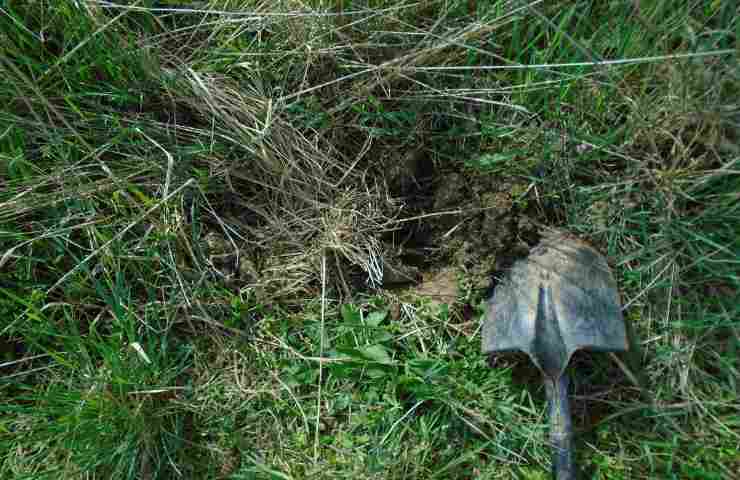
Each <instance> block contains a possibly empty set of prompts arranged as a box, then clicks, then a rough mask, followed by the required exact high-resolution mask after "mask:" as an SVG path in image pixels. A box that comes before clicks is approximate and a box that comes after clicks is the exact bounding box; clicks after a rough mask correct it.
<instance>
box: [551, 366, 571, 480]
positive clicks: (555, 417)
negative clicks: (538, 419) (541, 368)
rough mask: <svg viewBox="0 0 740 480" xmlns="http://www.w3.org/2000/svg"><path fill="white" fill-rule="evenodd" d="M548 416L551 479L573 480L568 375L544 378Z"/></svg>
mask: <svg viewBox="0 0 740 480" xmlns="http://www.w3.org/2000/svg"><path fill="white" fill-rule="evenodd" d="M545 386H546V388H547V399H548V402H549V416H550V443H551V444H552V448H553V453H552V478H554V479H555V480H575V478H576V467H575V464H574V462H573V427H572V425H571V420H570V407H569V405H568V375H566V374H565V373H564V374H562V375H561V376H560V378H559V379H557V380H554V379H552V378H545Z"/></svg>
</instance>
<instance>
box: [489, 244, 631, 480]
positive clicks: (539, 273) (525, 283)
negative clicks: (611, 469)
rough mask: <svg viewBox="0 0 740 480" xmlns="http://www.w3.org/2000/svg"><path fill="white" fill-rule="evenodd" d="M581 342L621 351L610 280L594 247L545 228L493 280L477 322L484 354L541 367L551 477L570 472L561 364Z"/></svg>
mask: <svg viewBox="0 0 740 480" xmlns="http://www.w3.org/2000/svg"><path fill="white" fill-rule="evenodd" d="M580 349H589V350H597V351H602V352H613V351H624V350H627V335H626V332H625V327H624V320H623V318H622V310H621V308H620V303H619V294H618V293H617V287H616V282H615V281H614V277H613V276H612V274H611V271H610V270H609V266H608V265H607V263H606V260H605V259H604V257H602V256H601V255H600V254H599V253H598V252H597V251H596V250H594V249H593V248H591V247H590V246H588V245H587V244H585V243H583V242H581V241H579V240H577V239H575V238H573V237H572V236H569V235H564V234H548V235H547V236H545V237H544V238H543V239H542V240H541V241H540V243H539V244H538V245H537V246H536V247H535V248H534V249H532V251H531V252H530V254H529V256H528V257H527V258H526V259H524V260H520V261H518V262H517V263H515V264H514V266H513V267H512V268H511V269H510V270H509V274H508V277H507V278H506V279H504V280H503V281H502V282H501V283H500V284H499V285H498V286H497V287H496V290H495V291H494V294H493V297H492V298H491V299H490V300H489V304H488V306H487V309H486V317H485V320H484V323H483V353H484V354H490V353H495V352H507V351H509V352H510V351H523V352H525V353H527V355H529V357H530V358H531V359H532V361H533V362H534V364H535V365H537V368H539V369H540V371H541V372H542V374H543V376H544V382H545V387H546V391H547V399H548V404H549V407H548V413H549V417H550V442H551V443H552V447H553V454H552V475H553V478H555V479H566V480H569V479H575V478H576V468H575V464H574V460H573V432H572V426H571V419H570V409H569V407H568V375H567V374H566V373H565V368H566V367H567V365H568V362H569V361H570V357H571V355H573V352H575V351H576V350H580Z"/></svg>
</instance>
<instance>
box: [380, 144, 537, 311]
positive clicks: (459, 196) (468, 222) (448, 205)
mask: <svg viewBox="0 0 740 480" xmlns="http://www.w3.org/2000/svg"><path fill="white" fill-rule="evenodd" d="M386 172H387V178H386V182H387V183H388V185H389V186H390V188H391V191H392V192H393V193H394V194H396V195H397V196H398V197H399V198H401V199H402V201H403V202H404V210H403V211H404V215H403V216H402V217H401V218H402V224H401V225H402V227H401V228H400V229H399V230H398V231H394V232H392V233H391V234H389V235H387V236H386V237H385V238H384V239H383V240H384V245H385V247H386V252H387V257H386V258H385V269H386V272H387V273H386V275H385V277H384V280H385V282H384V283H385V285H384V286H385V287H386V288H393V287H396V286H405V287H408V286H409V284H418V285H419V286H418V288H416V293H418V294H420V295H423V296H430V297H433V301H439V300H434V297H438V298H439V297H445V298H447V299H449V297H451V296H452V295H453V290H452V289H451V287H450V284H451V283H452V279H453V278H455V279H457V280H459V281H461V282H463V283H464V284H465V286H466V287H467V288H468V289H471V290H473V291H477V292H479V293H480V294H482V295H484V296H485V295H487V294H488V293H490V290H491V289H492V288H493V286H494V283H495V277H497V276H498V275H496V273H497V272H500V271H501V270H504V269H506V268H507V267H509V266H510V265H511V264H512V263H513V262H514V261H515V260H516V259H517V258H521V257H523V256H526V254H527V253H528V250H529V247H531V246H532V245H534V244H536V243H537V241H538V240H539V234H538V228H537V227H536V225H535V223H536V221H535V219H533V218H531V217H530V214H529V213H528V212H527V211H526V209H525V208H524V206H523V204H522V203H521V202H520V197H522V196H524V195H522V194H523V193H524V192H526V190H527V188H528V185H527V184H526V183H524V181H516V180H511V179H502V178H499V177H497V176H494V175H486V174H480V173H479V172H476V171H473V170H470V171H469V170H466V169H464V168H461V169H459V170H458V171H448V172H446V171H435V169H434V166H433V163H432V162H431V161H430V160H429V159H428V158H425V157H424V156H423V155H420V154H419V153H414V154H410V155H407V156H406V157H405V158H404V159H402V160H401V161H400V162H399V163H398V164H397V165H396V166H395V167H392V168H388V169H387V170H386ZM538 220H539V221H543V220H544V219H543V218H539V219H538ZM440 292H442V293H440ZM453 301H454V299H452V301H450V302H449V303H453Z"/></svg>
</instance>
